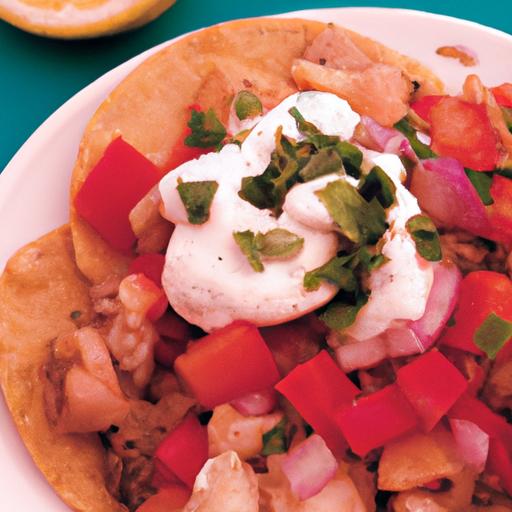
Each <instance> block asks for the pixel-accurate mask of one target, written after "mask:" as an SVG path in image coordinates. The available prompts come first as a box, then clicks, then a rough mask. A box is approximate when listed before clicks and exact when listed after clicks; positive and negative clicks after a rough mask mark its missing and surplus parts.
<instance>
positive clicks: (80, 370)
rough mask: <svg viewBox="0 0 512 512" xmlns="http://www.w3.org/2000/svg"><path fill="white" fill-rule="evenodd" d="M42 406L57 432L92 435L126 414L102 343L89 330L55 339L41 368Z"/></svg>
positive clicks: (127, 407) (98, 335) (98, 336)
mask: <svg viewBox="0 0 512 512" xmlns="http://www.w3.org/2000/svg"><path fill="white" fill-rule="evenodd" d="M45 375H46V385H45V405H46V411H47V415H48V417H49V419H50V421H51V422H52V423H53V424H55V426H56V428H57V429H58V430H59V431H61V432H96V431H101V430H106V429H108V428H109V427H110V425H112V424H115V423H119V422H120V421H122V420H123V419H124V418H125V417H126V415H127V414H128V410H129V404H128V400H127V399H126V397H125V396H124V395H123V393H122V391H121V389H120V387H119V383H118V380H117V376H116V373H115V371H114V368H113V366H112V361H111V359H110V354H109V353H108V350H107V347H106V346H105V341H104V339H103V338H102V336H101V335H100V334H99V332H98V331H96V330H95V329H93V328H92V327H84V328H82V329H79V330H77V331H75V332H74V333H72V334H69V335H65V336H62V337H60V338H58V339H57V340H56V341H55V342H54V344H53V349H52V351H51V356H50V360H49V362H48V364H47V365H46V366H45Z"/></svg>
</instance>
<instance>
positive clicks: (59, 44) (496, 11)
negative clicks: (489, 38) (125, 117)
mask: <svg viewBox="0 0 512 512" xmlns="http://www.w3.org/2000/svg"><path fill="white" fill-rule="evenodd" d="M507 5H508V6H507ZM348 6H353V7H355V6H373V7H397V8H409V9H418V10H424V11H431V12H436V13H441V14H447V15H450V16H456V17H459V18H465V19H469V20H473V21H477V22H479V23H482V24H484V25H488V26H492V27H495V28H498V29H501V30H503V31H505V32H508V33H512V7H510V4H508V2H505V1H503V0H486V1H485V2H484V1H482V0H450V1H439V0H431V1H402V2H397V1H395V2H392V1H391V2H386V1H377V0H372V1H368V0H367V1H366V2H364V1H363V2H357V1H351V2H343V1H341V0H317V1H314V0H290V1H285V0H274V1H269V0H251V1H250V2H247V1H244V0H219V1H218V2H211V1H208V2H207V1H204V0H178V2H177V3H176V5H175V6H174V7H172V8H171V9H170V10H168V11H167V12H166V13H164V14H163V15H162V16H161V17H160V18H158V19H157V20H155V21H154V22H152V23H150V24H149V25H147V26H145V27H143V28H141V29H139V30H136V31H134V32H130V33H125V34H121V35H118V36H115V37H110V38H102V39H96V40H88V41H58V40H51V39H44V38H41V37H37V36H33V35H30V34H26V33H24V32H22V31H20V30H18V29H16V28H14V27H12V26H10V25H8V24H7V23H4V22H1V21H0V98H1V100H0V101H1V102H2V105H1V109H0V112H1V114H0V171H1V170H2V169H3V168H4V167H5V166H6V165H7V163H8V161H9V160H10V158H11V157H12V156H13V155H14V153H15V152H16V151H17V150H18V149H19V147H20V146H21V145H22V144H23V142H24V141H25V140H26V139H27V138H28V137H29V136H30V134H31V133H32V132H33V131H34V130H35V129H36V128H37V127H38V126H39V125H40V124H41V123H42V122H43V121H44V120H45V119H46V118H47V117H48V116H49V115H50V114H51V113H52V112H53V111H54V110H56V109H57V108H58V107H59V106H60V105H61V104H62V103H64V102H65V101H66V100H67V99H68V98H70V97H71V96H72V95H73V94H75V93H76V92H77V91H79V90H80V89H82V88H83V87H84V86H86V85H87V84H89V83H90V82H92V81H93V80H95V79H96V78H97V77H99V76H101V75H102V74H103V73H105V72H106V71H108V70H109V69H111V68H113V67H115V66H117V65H118V64H120V63H122V62H124V61H125V60H127V59H129V58H130V57H133V56H134V55H136V54H138V53H140V52H142V51H143V50H146V49H147V48H150V47H152V46H154V45H156V44H158V43H161V42H163V41H166V40H167V39H170V38H172V37H175V36H177V35H179V34H182V33H184V32H188V31H190V30H193V29H197V28H200V27H204V26H207V25H211V24H214V23H218V22H221V21H225V20H229V19H234V18H243V17H250V16H261V15H266V14H276V13H279V12H286V11H291V10H299V9H308V8H320V7H348Z"/></svg>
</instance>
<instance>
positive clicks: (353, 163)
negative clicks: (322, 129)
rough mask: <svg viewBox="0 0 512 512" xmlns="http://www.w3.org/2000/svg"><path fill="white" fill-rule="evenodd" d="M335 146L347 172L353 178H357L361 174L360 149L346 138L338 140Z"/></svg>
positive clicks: (361, 155)
mask: <svg viewBox="0 0 512 512" xmlns="http://www.w3.org/2000/svg"><path fill="white" fill-rule="evenodd" d="M335 147H336V151H337V152H338V154H339V155H340V157H341V161H342V162H343V167H344V168H345V171H346V172H347V174H348V175H349V176H352V177H353V178H359V176H360V175H361V164H362V163H363V153H362V151H361V150H360V149H359V148H358V147H356V146H354V145H353V144H350V142H347V141H346V140H343V141H341V142H338V143H337V144H336V146H335Z"/></svg>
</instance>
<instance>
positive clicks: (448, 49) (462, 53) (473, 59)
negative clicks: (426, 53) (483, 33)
mask: <svg viewBox="0 0 512 512" xmlns="http://www.w3.org/2000/svg"><path fill="white" fill-rule="evenodd" d="M436 53H437V54H438V55H441V56H443V57H450V58H452V59H457V60H458V61H459V62H460V63H461V64H462V65H463V66H466V67H468V66H476V65H477V64H478V57H477V56H476V53H475V52H474V51H473V50H470V49H469V48H467V47H466V46H462V45H456V46H440V47H439V48H438V49H437V50H436Z"/></svg>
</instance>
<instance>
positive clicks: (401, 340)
mask: <svg viewBox="0 0 512 512" xmlns="http://www.w3.org/2000/svg"><path fill="white" fill-rule="evenodd" d="M385 334H386V342H387V354H388V357H404V356H412V355H413V354H420V353H422V352H425V347H424V346H423V344H422V343H421V341H420V340H419V338H418V336H417V335H416V333H415V332H414V331H413V330H412V329H410V328H409V327H396V328H391V329H388V330H387V331H386V333H385Z"/></svg>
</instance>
